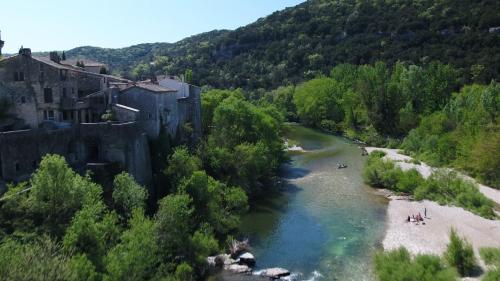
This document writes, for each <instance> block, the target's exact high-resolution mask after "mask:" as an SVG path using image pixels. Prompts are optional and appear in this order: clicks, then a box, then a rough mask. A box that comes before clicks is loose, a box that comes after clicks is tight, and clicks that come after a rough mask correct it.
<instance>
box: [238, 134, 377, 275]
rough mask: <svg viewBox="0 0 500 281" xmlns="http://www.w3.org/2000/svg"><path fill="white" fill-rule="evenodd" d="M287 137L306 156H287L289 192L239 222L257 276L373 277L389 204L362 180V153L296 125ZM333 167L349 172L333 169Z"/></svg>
mask: <svg viewBox="0 0 500 281" xmlns="http://www.w3.org/2000/svg"><path fill="white" fill-rule="evenodd" d="M287 138H288V139H289V140H290V142H292V143H295V144H296V145H298V146H300V147H302V148H303V150H304V151H302V152H289V154H290V158H291V161H290V163H288V164H287V165H285V166H284V167H283V171H282V173H283V174H282V175H283V177H284V178H285V179H286V180H287V185H286V188H285V189H284V190H283V191H282V192H280V193H278V194H274V195H272V196H269V197H268V199H264V200H261V201H259V202H258V204H256V205H255V206H254V207H253V208H252V209H251V210H250V212H249V213H248V214H247V215H246V216H244V217H243V219H242V227H241V229H240V231H241V233H242V234H243V235H245V236H247V237H248V238H249V239H250V242H251V244H252V249H253V253H254V254H255V257H256V260H257V265H256V268H255V270H256V272H258V270H259V269H263V268H267V267H283V268H286V269H289V270H290V271H291V272H292V276H291V278H290V279H291V280H356V281H359V280H373V279H374V278H373V270H372V267H373V265H372V257H373V253H374V252H375V251H376V250H377V249H379V248H380V242H381V240H382V238H383V235H384V226H385V211H386V207H387V202H386V201H385V199H384V198H383V197H381V196H378V195H376V194H375V193H374V190H373V189H371V188H370V187H368V186H366V185H365V184H364V183H363V179H362V176H361V173H362V169H363V165H364V160H365V159H364V157H363V156H361V151H360V149H359V148H358V147H357V145H355V144H353V143H352V142H350V141H348V140H346V139H344V138H341V137H337V136H332V135H328V134H324V133H321V132H318V131H314V130H312V129H308V128H305V127H302V126H299V125H291V126H290V130H288V133H287ZM337 163H345V164H347V165H348V167H347V168H345V169H337ZM241 280H243V279H241Z"/></svg>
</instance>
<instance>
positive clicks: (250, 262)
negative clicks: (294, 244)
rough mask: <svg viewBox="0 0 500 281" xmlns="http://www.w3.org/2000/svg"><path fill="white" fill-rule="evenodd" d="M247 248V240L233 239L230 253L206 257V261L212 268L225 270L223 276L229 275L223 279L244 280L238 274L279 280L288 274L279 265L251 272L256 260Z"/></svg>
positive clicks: (248, 247)
mask: <svg viewBox="0 0 500 281" xmlns="http://www.w3.org/2000/svg"><path fill="white" fill-rule="evenodd" d="M249 249H250V246H249V244H248V240H245V241H233V242H232V245H230V252H231V253H230V254H220V255H217V256H211V257H207V263H208V265H209V267H210V268H211V269H212V270H213V269H215V270H223V271H225V272H226V274H225V276H229V277H226V278H228V279H224V280H246V279H241V278H238V275H258V276H259V277H263V278H264V279H266V280H281V278H282V277H286V276H289V275H290V271H288V270H287V269H284V268H279V267H275V268H267V269H263V270H259V272H253V267H254V266H255V263H256V261H255V257H254V255H253V254H252V253H250V252H249ZM240 277H241V276H240ZM229 278H233V279H229ZM249 280H255V279H249Z"/></svg>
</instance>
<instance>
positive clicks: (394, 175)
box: [363, 151, 496, 219]
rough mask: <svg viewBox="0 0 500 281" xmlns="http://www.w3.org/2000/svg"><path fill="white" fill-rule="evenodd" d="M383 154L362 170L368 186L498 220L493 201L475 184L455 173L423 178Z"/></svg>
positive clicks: (437, 173) (375, 153)
mask: <svg viewBox="0 0 500 281" xmlns="http://www.w3.org/2000/svg"><path fill="white" fill-rule="evenodd" d="M383 155H384V154H383V153H381V152H378V151H375V152H373V153H372V154H370V156H369V157H368V161H367V163H366V165H365V168H364V170H363V178H364V181H365V183H367V184H369V185H371V186H373V187H377V188H387V189H390V190H393V191H396V192H404V193H410V194H412V195H413V196H414V198H415V199H416V200H423V199H428V200H432V201H436V202H438V203H439V204H443V205H444V204H450V205H456V206H459V207H462V208H464V209H466V210H469V211H471V212H473V213H475V214H477V215H479V216H482V217H484V218H488V219H493V218H495V217H496V216H495V213H494V211H493V207H494V203H493V201H491V200H490V199H488V198H486V197H485V196H484V195H483V194H482V193H481V192H479V190H478V188H477V186H476V185H475V184H474V183H472V182H470V181H467V180H464V179H461V178H460V177H459V176H458V175H457V174H456V173H455V172H444V171H442V172H436V173H434V174H432V176H430V177H429V178H428V179H424V178H422V176H421V175H420V173H419V172H418V171H417V170H415V169H411V170H408V171H403V170H401V168H399V167H397V166H396V165H395V164H394V162H392V161H390V160H387V159H382V157H383Z"/></svg>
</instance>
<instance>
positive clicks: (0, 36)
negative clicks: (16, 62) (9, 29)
mask: <svg viewBox="0 0 500 281" xmlns="http://www.w3.org/2000/svg"><path fill="white" fill-rule="evenodd" d="M4 43H5V41H2V32H1V31H0V56H1V55H2V48H3V44H4Z"/></svg>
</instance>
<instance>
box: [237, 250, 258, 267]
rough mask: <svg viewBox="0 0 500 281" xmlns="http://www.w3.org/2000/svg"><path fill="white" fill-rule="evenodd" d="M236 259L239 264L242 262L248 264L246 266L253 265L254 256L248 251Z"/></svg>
mask: <svg viewBox="0 0 500 281" xmlns="http://www.w3.org/2000/svg"><path fill="white" fill-rule="evenodd" d="M238 259H239V263H240V264H244V265H248V266H254V265H255V257H254V256H253V255H252V254H251V253H249V252H246V253H243V254H241V255H240V256H239V257H238Z"/></svg>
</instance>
